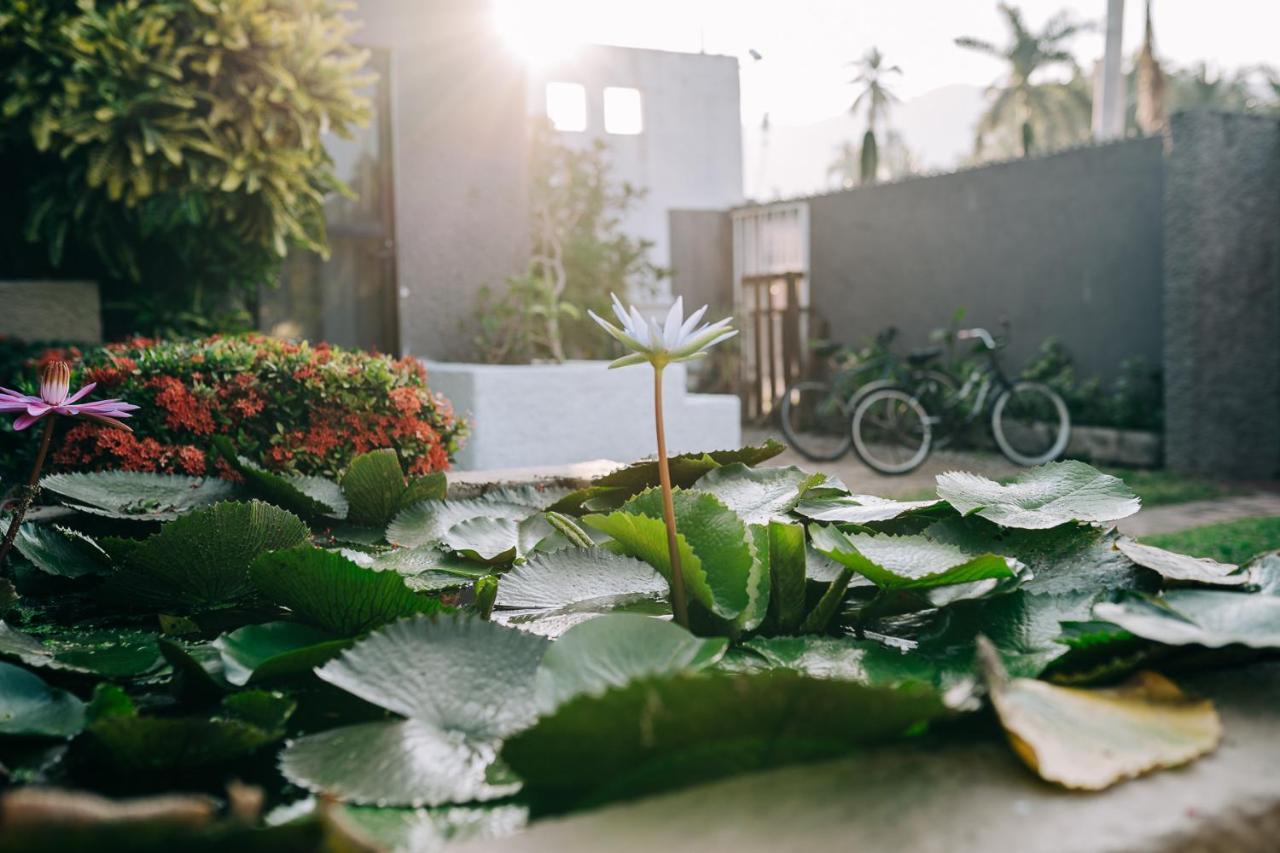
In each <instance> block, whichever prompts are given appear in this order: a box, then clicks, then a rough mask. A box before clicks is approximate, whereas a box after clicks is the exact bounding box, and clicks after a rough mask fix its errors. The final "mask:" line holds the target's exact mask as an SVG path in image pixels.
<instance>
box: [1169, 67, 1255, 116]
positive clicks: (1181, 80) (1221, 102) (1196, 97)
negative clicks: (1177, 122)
mask: <svg viewBox="0 0 1280 853" xmlns="http://www.w3.org/2000/svg"><path fill="white" fill-rule="evenodd" d="M1249 101H1250V93H1249V82H1248V79H1247V78H1246V76H1245V75H1244V74H1242V73H1236V74H1234V75H1228V74H1225V73H1221V72H1214V71H1213V70H1211V69H1210V68H1209V65H1208V63H1206V62H1201V63H1198V64H1197V65H1196V66H1195V67H1193V68H1189V69H1186V70H1184V71H1179V72H1176V73H1175V74H1174V75H1173V108H1174V109H1175V110H1195V109H1217V110H1243V109H1246V108H1247V107H1248V106H1249Z"/></svg>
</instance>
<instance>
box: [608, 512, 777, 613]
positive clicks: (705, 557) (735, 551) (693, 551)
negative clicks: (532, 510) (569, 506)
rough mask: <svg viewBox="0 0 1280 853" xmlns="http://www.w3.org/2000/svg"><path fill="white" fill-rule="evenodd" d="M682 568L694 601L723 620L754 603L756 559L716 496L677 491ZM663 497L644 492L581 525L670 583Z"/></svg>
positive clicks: (744, 533)
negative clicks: (607, 538) (605, 536)
mask: <svg viewBox="0 0 1280 853" xmlns="http://www.w3.org/2000/svg"><path fill="white" fill-rule="evenodd" d="M673 499H674V502H675V511H676V531H677V533H678V536H679V544H680V546H681V550H680V567H681V573H682V575H683V577H684V582H685V589H686V590H687V592H688V595H689V598H690V599H691V600H692V601H697V602H698V603H699V604H701V605H702V606H703V607H705V608H706V609H707V610H709V611H710V612H712V613H714V614H715V615H717V616H719V617H721V618H724V619H730V620H732V619H735V618H737V617H738V616H739V615H740V614H742V613H743V611H745V610H746V609H747V608H748V606H749V605H750V604H751V600H752V584H751V580H752V568H753V564H754V563H755V554H754V552H753V548H752V545H751V542H750V540H749V539H748V538H747V528H746V525H744V524H743V522H742V519H740V518H738V516H737V515H736V514H735V513H734V512H733V511H732V510H730V509H729V508H728V507H726V506H725V505H724V504H723V503H721V501H720V499H719V498H717V497H715V496H714V495H711V494H707V493H704V492H696V491H686V490H683V489H678V490H676V492H675V494H674V495H673ZM662 517H663V515H662V493H661V491H660V490H658V489H650V490H649V491H647V492H642V493H641V494H639V495H637V496H636V497H634V498H632V499H631V500H630V501H628V502H627V503H626V505H625V506H624V507H623V509H622V510H620V511H618V512H613V513H610V514H608V515H589V516H586V517H584V518H583V522H584V523H585V524H587V525H589V526H591V527H594V528H596V529H597V530H602V531H604V532H605V533H607V534H609V535H610V536H612V537H613V538H614V539H615V540H616V541H617V542H618V544H619V546H620V547H621V548H622V550H623V551H624V552H625V553H627V554H629V555H631V556H633V557H638V558H640V559H642V560H644V561H645V562H647V563H649V565H651V566H653V567H654V568H656V569H657V570H658V571H659V572H660V573H661V574H662V576H663V577H665V578H667V579H668V580H670V578H671V558H670V552H669V550H668V546H667V532H666V525H665V524H664V523H663V520H662Z"/></svg>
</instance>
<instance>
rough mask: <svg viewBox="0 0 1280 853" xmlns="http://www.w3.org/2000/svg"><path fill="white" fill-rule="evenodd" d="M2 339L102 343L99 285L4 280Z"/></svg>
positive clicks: (0, 284) (0, 314)
mask: <svg viewBox="0 0 1280 853" xmlns="http://www.w3.org/2000/svg"><path fill="white" fill-rule="evenodd" d="M0 337H11V338H17V339H19V340H23V341H70V342H74V343H85V344H98V343H102V306H101V304H100V300H99V297H98V285H97V283H96V282H92V281H0ZM6 378H8V377H6Z"/></svg>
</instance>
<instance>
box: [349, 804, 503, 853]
mask: <svg viewBox="0 0 1280 853" xmlns="http://www.w3.org/2000/svg"><path fill="white" fill-rule="evenodd" d="M342 815H343V817H344V818H346V819H347V820H349V821H350V822H351V823H353V824H354V825H355V826H356V828H358V829H359V830H360V832H361V834H362V835H364V836H366V837H368V838H371V839H373V840H374V841H376V842H377V843H378V844H379V845H380V849H384V850H387V851H389V853H439V851H441V850H444V849H445V847H446V845H449V844H460V843H462V842H467V841H483V840H486V839H498V838H505V837H507V836H509V835H514V834H515V833H517V832H519V831H520V830H521V829H523V828H524V827H525V825H526V824H527V823H528V822H529V809H528V807H526V806H521V805H491V806H447V807H442V808H436V809H380V808H372V807H369V806H345V807H342Z"/></svg>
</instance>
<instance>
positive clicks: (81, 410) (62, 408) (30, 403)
mask: <svg viewBox="0 0 1280 853" xmlns="http://www.w3.org/2000/svg"><path fill="white" fill-rule="evenodd" d="M96 387H97V383H96V382H90V383H89V384H88V385H86V386H84V387H83V388H81V389H80V390H79V391H77V392H76V393H74V394H69V393H68V392H70V390H71V365H69V364H67V363H66V362H65V361H55V362H52V363H50V364H49V365H48V366H47V367H45V369H44V370H43V371H42V372H41V374H40V396H39V397H33V396H31V395H30V394H21V393H19V392H17V391H11V390H9V389H8V388H0V412H9V413H11V412H22V414H20V415H18V417H17V418H15V419H14V421H13V428H14V429H15V430H24V429H26V428H27V427H29V426H31V425H32V424H34V423H35V422H36V421H38V420H40V419H41V418H43V417H45V416H46V415H51V414H53V415H65V416H67V417H71V418H77V417H84V418H89V419H91V420H95V421H98V422H99V423H102V424H106V425H107V426H111V427H115V428H117V429H122V430H126V431H128V432H133V430H131V429H129V427H128V426H126V425H125V424H124V423H122V422H121V421H120V418H127V417H129V413H130V412H132V411H135V410H137V408H138V407H137V406H134V405H132V404H130V403H126V402H124V401H123V400H114V399H113V400H91V401H89V402H87V403H82V402H80V401H81V400H83V399H84V398H85V397H86V396H88V395H89V393H90V392H91V391H93V389H94V388H96Z"/></svg>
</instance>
